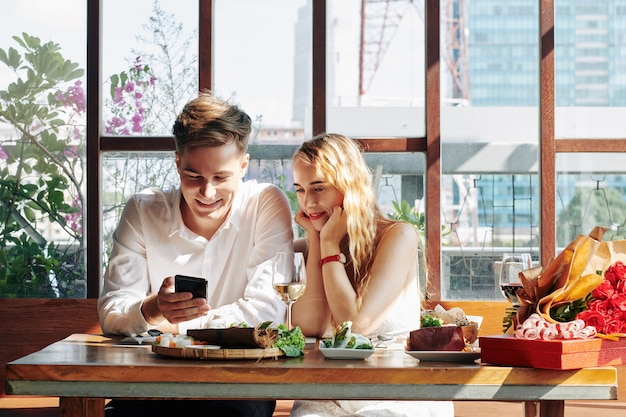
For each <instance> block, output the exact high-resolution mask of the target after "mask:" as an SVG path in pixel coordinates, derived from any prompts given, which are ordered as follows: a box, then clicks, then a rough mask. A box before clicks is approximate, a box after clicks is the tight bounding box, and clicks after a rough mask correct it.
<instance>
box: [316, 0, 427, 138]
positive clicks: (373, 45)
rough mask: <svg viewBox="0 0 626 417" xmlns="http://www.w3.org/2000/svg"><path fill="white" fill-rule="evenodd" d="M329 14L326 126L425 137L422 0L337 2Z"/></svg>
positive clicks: (361, 133)
mask: <svg viewBox="0 0 626 417" xmlns="http://www.w3.org/2000/svg"><path fill="white" fill-rule="evenodd" d="M327 14H328V17H327V23H326V30H327V35H326V42H327V46H326V47H327V51H326V95H327V97H326V99H327V113H326V117H327V120H326V124H327V130H328V131H334V132H341V133H343V134H346V135H349V136H352V137H376V136H379V137H390V136H395V137H407V136H408V137H413V136H424V135H425V123H424V103H425V71H424V68H425V36H424V2H423V1H409V0H406V1H394V2H377V1H369V2H361V1H357V0H350V1H341V2H339V1H335V2H327Z"/></svg>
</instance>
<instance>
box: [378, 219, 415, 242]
mask: <svg viewBox="0 0 626 417" xmlns="http://www.w3.org/2000/svg"><path fill="white" fill-rule="evenodd" d="M385 240H393V241H401V242H402V243H404V244H411V243H413V244H415V246H418V245H419V241H420V235H419V232H418V230H417V229H416V228H415V226H413V225H412V224H410V223H407V222H404V221H393V222H390V223H388V224H387V225H386V226H385V227H384V228H383V230H382V238H381V241H385Z"/></svg>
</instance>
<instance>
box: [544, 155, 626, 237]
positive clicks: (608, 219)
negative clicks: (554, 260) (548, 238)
mask: <svg viewBox="0 0 626 417" xmlns="http://www.w3.org/2000/svg"><path fill="white" fill-rule="evenodd" d="M556 170H557V178H556V192H557V198H556V204H557V206H556V213H557V228H556V237H557V242H556V243H557V248H564V247H565V246H566V245H567V244H568V243H569V242H571V241H572V240H574V239H575V238H576V236H578V235H581V234H585V235H586V234H589V232H591V230H592V229H593V228H594V227H595V226H604V227H607V228H608V229H609V230H607V232H606V233H605V235H604V236H603V239H605V240H615V239H626V168H625V167H624V155H623V154H618V153H576V154H558V155H557V158H556Z"/></svg>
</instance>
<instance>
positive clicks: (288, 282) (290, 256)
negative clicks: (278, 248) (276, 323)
mask: <svg viewBox="0 0 626 417" xmlns="http://www.w3.org/2000/svg"><path fill="white" fill-rule="evenodd" d="M272 286H273V287H274V291H275V292H276V294H278V296H279V297H280V299H281V300H283V301H284V302H285V303H286V304H287V327H288V328H289V329H291V307H292V306H293V303H295V302H296V300H297V299H298V298H300V297H301V296H302V294H304V291H305V290H306V267H305V264H304V255H303V254H302V252H278V253H276V257H275V258H274V267H273V270H272Z"/></svg>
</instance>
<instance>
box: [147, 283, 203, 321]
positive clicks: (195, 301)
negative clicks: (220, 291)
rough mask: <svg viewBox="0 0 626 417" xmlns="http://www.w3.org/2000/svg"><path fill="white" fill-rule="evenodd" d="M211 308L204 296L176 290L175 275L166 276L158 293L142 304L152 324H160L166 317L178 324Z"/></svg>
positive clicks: (201, 314)
mask: <svg viewBox="0 0 626 417" xmlns="http://www.w3.org/2000/svg"><path fill="white" fill-rule="evenodd" d="M210 309H211V307H209V305H208V304H207V303H206V300H204V299H203V298H193V294H191V293H190V292H180V293H177V292H174V277H167V278H165V279H164V280H163V283H162V284H161V288H159V292H158V294H153V295H151V296H149V297H148V298H146V299H145V300H144V303H143V305H142V306H141V312H142V313H143V315H144V317H145V318H146V321H147V322H148V323H150V324H159V323H161V322H162V321H163V320H164V319H165V320H167V321H168V322H170V323H171V324H178V323H181V322H183V321H188V320H192V319H195V318H198V317H202V316H205V315H206V314H207V313H208V312H209V310H210Z"/></svg>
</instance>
